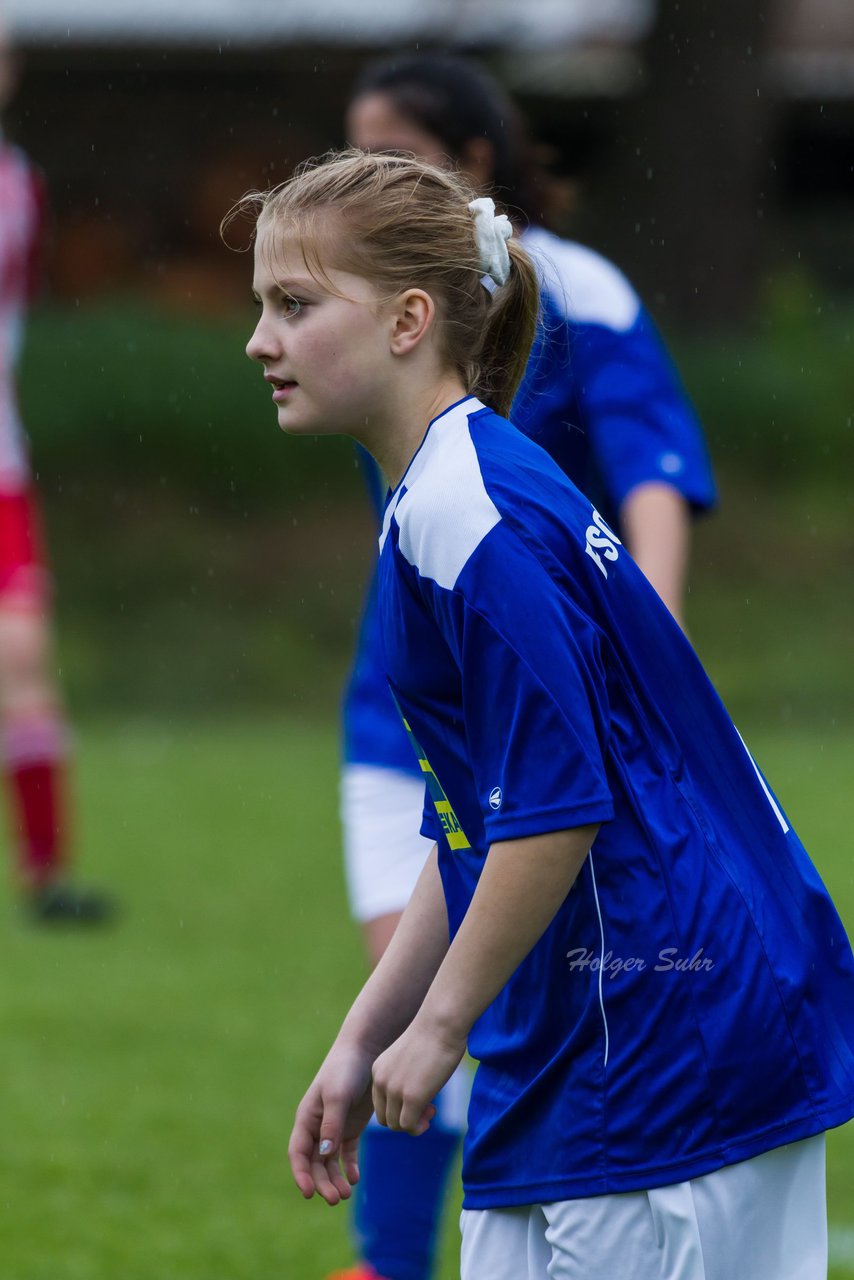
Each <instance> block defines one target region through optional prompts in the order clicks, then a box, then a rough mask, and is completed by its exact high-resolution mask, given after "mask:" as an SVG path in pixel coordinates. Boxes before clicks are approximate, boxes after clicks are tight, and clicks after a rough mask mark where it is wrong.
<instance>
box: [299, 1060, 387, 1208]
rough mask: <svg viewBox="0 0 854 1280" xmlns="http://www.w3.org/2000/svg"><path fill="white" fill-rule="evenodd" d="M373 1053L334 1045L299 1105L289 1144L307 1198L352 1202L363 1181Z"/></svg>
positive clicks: (300, 1185) (331, 1202)
mask: <svg viewBox="0 0 854 1280" xmlns="http://www.w3.org/2000/svg"><path fill="white" fill-rule="evenodd" d="M372 1060H373V1059H372V1057H371V1055H369V1054H367V1053H365V1052H364V1051H363V1050H359V1049H355V1048H353V1047H352V1046H344V1045H338V1044H334V1045H333V1046H332V1048H331V1050H330V1051H329V1054H328V1055H327V1057H326V1060H325V1061H324V1063H323V1066H322V1067H321V1068H320V1070H319V1071H318V1073H317V1075H316V1076H315V1078H314V1080H313V1082H312V1084H311V1087H310V1088H309V1090H308V1092H307V1093H306V1095H305V1097H304V1098H303V1100H302V1102H301V1103H300V1104H299V1106H298V1107H297V1113H296V1117H295V1119H294V1128H293V1132H292V1133H291V1139H290V1142H289V1143H288V1159H289V1160H290V1162H291V1172H292V1173H293V1176H294V1181H295V1182H296V1184H297V1186H298V1187H299V1189H300V1191H301V1192H302V1194H303V1195H304V1196H305V1198H306V1200H310V1199H311V1197H312V1196H313V1195H314V1193H315V1191H316V1192H317V1193H318V1194H319V1195H321V1196H322V1197H323V1199H324V1200H325V1201H326V1203H327V1204H338V1203H339V1202H340V1201H341V1200H348V1199H349V1198H350V1194H351V1188H352V1187H353V1186H355V1184H356V1183H357V1182H358V1181H359V1165H358V1160H357V1149H358V1142H359V1135H360V1134H361V1132H362V1130H363V1129H364V1127H365V1125H366V1124H367V1123H368V1121H369V1120H370V1118H371V1114H372V1112H373V1106H372V1104H371V1063H372Z"/></svg>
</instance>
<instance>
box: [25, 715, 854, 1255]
mask: <svg viewBox="0 0 854 1280" xmlns="http://www.w3.org/2000/svg"><path fill="white" fill-rule="evenodd" d="M741 727H742V729H743V731H745V732H746V735H747V736H748V738H749V740H750V743H751V746H752V747H753V748H754V751H755V753H756V754H757V756H758V757H759V759H760V760H761V762H762V764H763V766H764V767H765V769H766V771H767V772H768V773H769V775H770V777H771V778H772V780H773V781H774V783H775V785H776V786H777V789H778V790H779V791H780V793H781V795H782V796H783V797H784V799H785V802H786V804H787V807H788V809H789V811H790V814H791V815H792V817H793V819H794V820H795V822H796V823H797V825H798V827H799V829H800V830H801V832H802V833H803V835H804V837H805V839H806V841H807V843H808V844H809V846H810V847H811V849H812V850H813V853H814V857H815V859H816V861H817V863H818V864H819V866H820V869H821V871H822V872H823V874H824V876H825V878H826V880H827V882H828V884H829V886H830V888H831V890H832V892H833V894H834V896H835V897H836V900H837V902H838V904H839V906H840V908H841V910H842V912H843V915H844V917H845V919H846V922H847V923H848V925H849V927H852V926H854V860H852V854H851V841H850V835H849V833H850V830H851V826H852V820H854V797H852V792H851V787H850V779H851V777H852V774H854V743H853V742H852V735H851V733H850V726H841V725H836V726H834V725H832V724H831V723H830V722H829V721H828V722H827V723H822V724H820V725H818V726H814V727H808V728H804V727H797V726H796V727H791V726H790V727H789V728H784V729H779V728H776V727H775V728H773V729H769V728H768V727H767V726H764V725H763V723H762V722H761V721H757V722H753V723H750V722H746V721H742V726H741ZM79 729H80V752H79V782H80V787H79V790H80V796H79V809H80V814H81V817H80V833H79V835H80V843H81V846H82V848H83V851H84V853H85V857H84V859H83V861H84V863H85V871H86V876H87V879H89V880H91V881H93V882H95V881H97V883H99V884H104V885H107V886H109V887H110V888H112V889H114V890H115V892H116V893H117V895H118V896H119V897H120V898H121V901H122V905H123V908H124V915H123V918H122V919H121V921H120V923H119V924H118V925H117V926H116V927H115V928H113V929H110V930H109V931H106V932H103V933H97V934H92V935H90V936H79V935H75V936H68V935H59V934H47V933H45V932H39V931H36V930H34V929H32V928H31V927H29V926H27V925H26V924H25V923H24V921H23V920H22V919H21V918H20V916H18V915H17V913H16V910H15V904H14V903H13V901H12V900H11V899H9V900H8V901H7V902H6V903H5V909H4V912H3V928H2V929H0V952H2V956H0V970H2V973H3V978H4V981H3V995H2V1026H3V1076H4V1092H5V1098H4V1105H3V1155H4V1159H3V1161H2V1173H0V1178H2V1184H0V1237H2V1240H3V1247H2V1253H3V1261H2V1266H0V1273H2V1275H3V1277H4V1280H6V1278H8V1280H78V1278H79V1280H118V1278H119V1277H121V1280H154V1278H155V1277H156V1278H157V1280H172V1278H173V1277H174V1278H175V1280H178V1278H180V1280H250V1278H251V1280H273V1277H276V1278H277V1280H317V1278H319V1277H322V1276H323V1275H324V1274H325V1272H326V1270H327V1269H330V1268H332V1267H334V1266H336V1265H341V1264H342V1263H343V1262H345V1261H346V1260H347V1258H348V1247H347V1239H346V1221H345V1214H344V1212H343V1211H342V1210H341V1209H336V1210H331V1209H329V1208H327V1207H326V1206H325V1205H323V1204H321V1203H311V1204H306V1203H304V1202H303V1201H302V1200H301V1199H300V1198H299V1197H298V1195H297V1193H296V1192H295V1190H294V1189H293V1187H292V1185H291V1183H290V1178H289V1175H288V1171H287V1168H286V1162H285V1145H286V1141H287V1135H288V1132H289V1125H290V1118H291V1114H292V1110H293V1107H294V1105H295V1102H296V1101H297V1100H298V1097H299V1095H300V1091H301V1089H302V1088H303V1086H304V1085H305V1084H306V1083H307V1081H308V1080H309V1078H310V1075H311V1073H312V1071H313V1069H314V1067H315V1066H316V1065H317V1062H318V1060H319V1058H320V1056H321V1055H322V1053H323V1052H324V1049H325V1047H326V1046H327V1044H328V1041H329V1039H330V1037H331V1036H332V1034H333V1033H334V1030H335V1028H336V1025H337V1022H338V1020H339V1018H340V1016H341V1014H342V1012H343V1010H344V1008H345V1006H346V1005H347V1002H348V1000H349V999H350V997H351V996H352V995H353V994H354V992H355V990H356V989H357V986H358V984H359V982H360V979H361V974H362V960H361V955H360V950H359V946H358V942H357V939H356V937H355V934H354V931H353V929H352V927H351V926H350V925H349V924H348V922H347V916H346V910H345V905H344V892H343V884H342V878H341V873H340V868H339V860H338V833H337V819H336V813H335V790H336V772H337V765H336V756H337V748H336V741H335V731H334V725H333V723H332V722H331V720H330V719H329V718H328V717H321V718H319V719H318V718H307V719H300V718H297V717H294V716H291V717H289V718H284V719H282V720H280V721H274V720H271V719H269V718H268V719H261V718H255V719H251V718H243V719H239V718H229V719H221V720H207V721H204V720H185V721H175V722H174V723H171V724H170V723H166V722H160V723H158V724H154V723H151V722H146V721H144V720H137V721H133V720H129V721H127V722H124V723H118V722H115V721H112V722H108V721H103V720H101V721H98V720H96V721H93V722H92V723H84V724H83V725H81V726H79ZM828 1173H829V1184H830V1190H829V1199H830V1217H831V1222H832V1225H833V1228H834V1235H833V1242H834V1249H835V1252H836V1255H838V1261H837V1262H836V1264H835V1265H834V1269H833V1270H832V1272H831V1275H832V1276H833V1277H834V1278H835V1280H842V1277H844V1276H852V1275H854V1250H852V1242H854V1128H849V1129H848V1130H847V1131H842V1132H837V1133H835V1134H833V1135H832V1136H831V1139H830V1145H829V1167H828ZM455 1217H456V1215H455V1213H451V1214H450V1215H449V1221H448V1229H447V1233H446V1240H445V1247H444V1255H443V1266H442V1272H441V1276H442V1280H451V1277H453V1276H454V1275H455V1274H457V1273H456V1272H455V1270H454V1261H455V1249H456V1222H455ZM846 1256H847V1266H846V1264H845V1260H844V1259H845V1257H846Z"/></svg>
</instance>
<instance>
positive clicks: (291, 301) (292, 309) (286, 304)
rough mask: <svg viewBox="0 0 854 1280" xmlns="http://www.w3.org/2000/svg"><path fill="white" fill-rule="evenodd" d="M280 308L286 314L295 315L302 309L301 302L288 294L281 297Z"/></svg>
mask: <svg viewBox="0 0 854 1280" xmlns="http://www.w3.org/2000/svg"><path fill="white" fill-rule="evenodd" d="M282 310H283V311H284V313H285V315H286V316H297V315H299V313H300V311H301V310H302V303H301V302H300V300H299V298H292V297H291V296H290V294H285V296H284V297H283V298H282Z"/></svg>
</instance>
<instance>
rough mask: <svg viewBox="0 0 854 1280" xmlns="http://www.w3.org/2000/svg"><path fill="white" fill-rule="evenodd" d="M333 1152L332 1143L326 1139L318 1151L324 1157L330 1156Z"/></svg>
mask: <svg viewBox="0 0 854 1280" xmlns="http://www.w3.org/2000/svg"><path fill="white" fill-rule="evenodd" d="M331 1150H332V1143H331V1142H330V1141H329V1139H328V1138H324V1139H323V1141H322V1142H321V1144H320V1146H319V1147H318V1151H319V1152H320V1154H321V1155H322V1156H328V1155H329V1152H330V1151H331Z"/></svg>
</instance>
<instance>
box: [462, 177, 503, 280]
mask: <svg viewBox="0 0 854 1280" xmlns="http://www.w3.org/2000/svg"><path fill="white" fill-rule="evenodd" d="M469 209H470V211H471V213H472V214H473V215H474V238H475V242H476V244H477V248H478V252H479V254H480V269H481V271H482V272H483V274H484V275H485V276H491V277H492V279H493V280H494V281H495V283H496V284H498V285H501V284H506V283H507V281H508V279H509V278H510V254H509V253H508V251H507V241H508V240H509V239H510V237H511V236H512V234H513V228H512V226H511V225H510V219H509V218H508V217H507V214H506V213H499V214H497V215H496V212H495V201H494V200H490V198H489V196H481V197H480V198H479V199H478V200H472V202H471V204H470V205H469Z"/></svg>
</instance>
